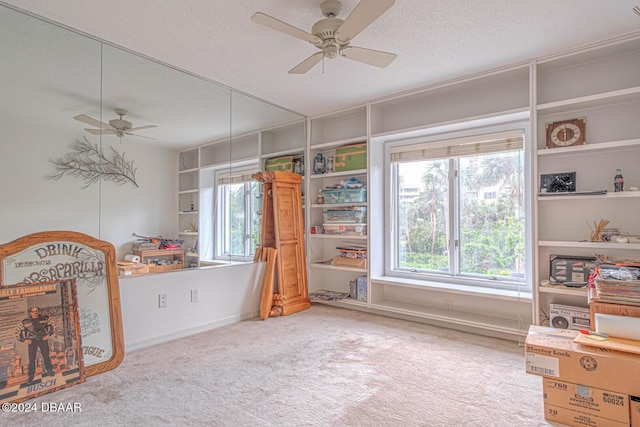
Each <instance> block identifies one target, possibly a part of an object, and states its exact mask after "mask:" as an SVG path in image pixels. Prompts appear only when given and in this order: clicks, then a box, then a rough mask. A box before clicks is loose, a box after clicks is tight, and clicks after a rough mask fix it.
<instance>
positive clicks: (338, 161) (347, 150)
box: [334, 142, 367, 172]
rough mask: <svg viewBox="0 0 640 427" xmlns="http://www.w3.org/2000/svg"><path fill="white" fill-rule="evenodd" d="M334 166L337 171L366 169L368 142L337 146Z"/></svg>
mask: <svg viewBox="0 0 640 427" xmlns="http://www.w3.org/2000/svg"><path fill="white" fill-rule="evenodd" d="M334 168H335V171H336V172H344V171H352V170H359V169H366V168H367V144H366V143H364V142H363V143H361V144H352V145H345V146H344V147H338V148H336V155H335V158H334Z"/></svg>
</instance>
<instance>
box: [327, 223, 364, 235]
mask: <svg viewBox="0 0 640 427" xmlns="http://www.w3.org/2000/svg"><path fill="white" fill-rule="evenodd" d="M323 227H324V234H326V235H334V236H366V235H367V224H323Z"/></svg>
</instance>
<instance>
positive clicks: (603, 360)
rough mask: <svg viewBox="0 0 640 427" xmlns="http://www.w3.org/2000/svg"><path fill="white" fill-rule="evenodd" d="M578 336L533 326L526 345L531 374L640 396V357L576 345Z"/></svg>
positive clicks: (560, 330)
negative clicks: (575, 340)
mask: <svg viewBox="0 0 640 427" xmlns="http://www.w3.org/2000/svg"><path fill="white" fill-rule="evenodd" d="M578 334H579V332H578V331H573V330H568V329H554V328H549V327H545V326H536V325H532V326H531V327H530V328H529V334H528V335H527V339H526V341H525V363H526V371H527V373H529V374H533V375H540V376H544V377H547V378H555V379H559V380H561V381H566V382H570V383H573V384H587V385H589V386H591V387H596V388H600V389H603V390H615V391H616V392H619V393H624V394H627V395H633V396H638V395H640V381H638V378H640V355H638V354H633V353H625V352H622V351H615V350H609V349H603V348H600V347H595V346H593V347H592V346H586V345H581V344H577V343H574V342H573V340H574V339H575V337H576V336H577V335H578ZM596 345H597V343H596Z"/></svg>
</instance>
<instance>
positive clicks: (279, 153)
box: [262, 148, 304, 159]
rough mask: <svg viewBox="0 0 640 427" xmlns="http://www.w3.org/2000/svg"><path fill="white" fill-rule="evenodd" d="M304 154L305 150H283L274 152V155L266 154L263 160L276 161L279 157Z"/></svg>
mask: <svg viewBox="0 0 640 427" xmlns="http://www.w3.org/2000/svg"><path fill="white" fill-rule="evenodd" d="M303 154H304V148H296V149H294V150H283V151H277V152H273V153H264V154H263V155H262V158H263V159H275V158H277V157H284V156H301V155H303Z"/></svg>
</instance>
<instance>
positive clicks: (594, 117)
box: [533, 37, 640, 324]
mask: <svg viewBox="0 0 640 427" xmlns="http://www.w3.org/2000/svg"><path fill="white" fill-rule="evenodd" d="M638 69H640V39H639V38H638V37H635V38H634V37H630V38H628V39H622V40H618V41H617V42H616V43H614V44H611V45H604V44H603V45H601V46H597V47H594V48H591V49H585V50H578V51H574V52H571V53H570V54H567V55H558V56H555V57H553V58H548V59H544V60H541V61H538V63H537V64H536V77H537V78H536V80H535V85H534V86H535V90H536V98H537V105H535V111H536V114H535V117H534V127H535V131H536V135H537V136H536V141H537V150H536V156H535V159H534V160H535V163H534V173H535V175H534V178H535V182H536V183H537V184H536V186H539V177H540V175H541V174H549V173H562V172H576V190H577V191H578V192H580V191H600V190H607V193H606V194H594V195H588V194H576V195H559V196H548V195H547V196H537V197H535V203H534V208H535V209H534V211H535V215H534V220H535V223H536V226H537V234H536V238H537V244H536V246H537V247H536V250H535V252H534V255H535V256H534V277H533V282H534V283H533V287H534V295H535V296H536V298H535V299H534V302H535V304H534V316H535V319H534V320H535V321H536V323H543V324H544V323H545V322H546V320H547V317H546V314H545V313H548V309H549V304H551V303H560V304H569V305H576V306H583V307H586V306H587V304H588V302H587V292H586V288H582V289H580V288H566V287H563V286H557V285H551V286H544V285H543V283H544V281H545V280H546V279H548V277H549V268H550V267H549V257H550V256H551V255H577V256H592V255H593V254H594V253H597V254H603V255H607V256H612V257H619V258H623V259H629V258H633V259H638V258H639V257H640V244H636V243H610V242H589V241H587V240H588V239H589V236H590V233H591V231H592V230H591V228H590V224H591V225H593V223H594V222H597V221H599V220H600V219H607V220H609V221H610V223H609V225H608V227H612V228H617V229H618V230H619V231H620V232H621V233H624V234H627V233H628V234H631V235H640V223H638V221H637V212H638V210H639V209H640V192H637V191H624V192H618V193H615V192H613V190H614V188H613V178H614V175H615V172H616V169H618V168H621V169H622V171H623V175H624V178H625V190H628V189H629V187H630V186H640V172H639V171H638V168H637V164H638V162H640V121H639V120H638V117H640V73H637V72H635V71H631V70H638ZM579 117H584V118H585V119H586V145H579V146H572V147H565V148H551V149H549V148H545V147H546V124H547V123H549V122H554V121H559V120H570V119H573V118H579Z"/></svg>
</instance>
